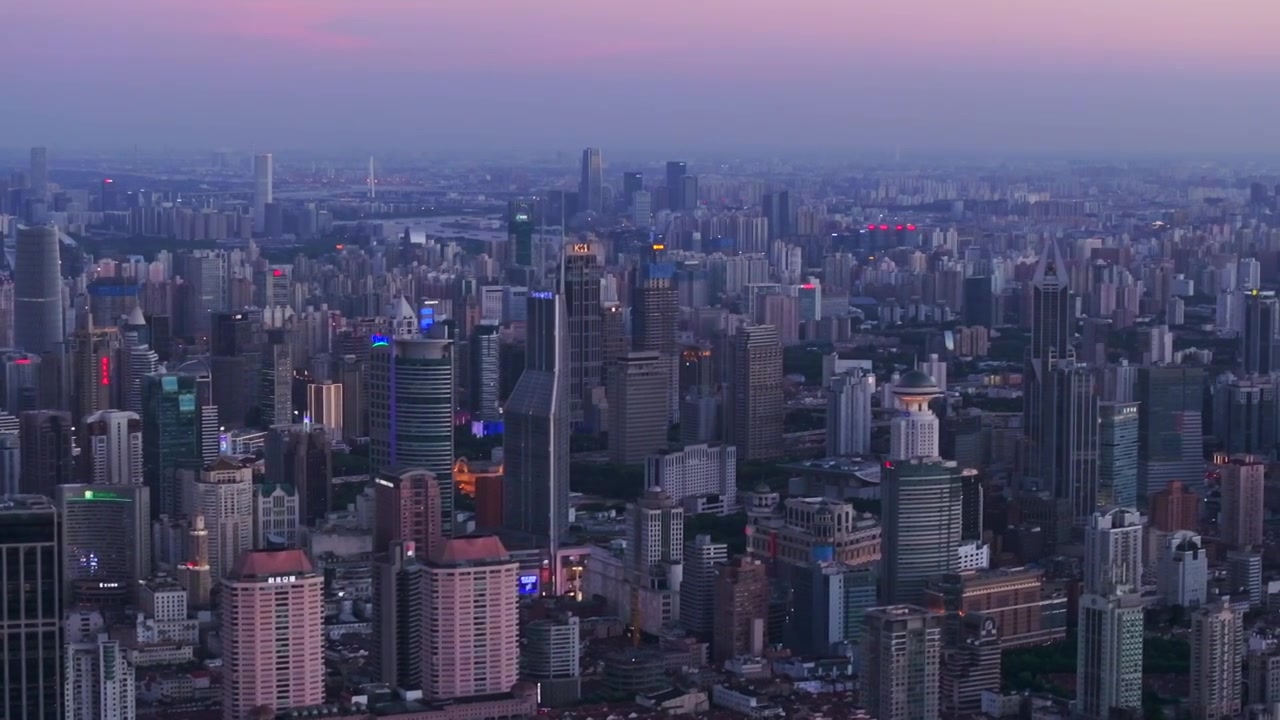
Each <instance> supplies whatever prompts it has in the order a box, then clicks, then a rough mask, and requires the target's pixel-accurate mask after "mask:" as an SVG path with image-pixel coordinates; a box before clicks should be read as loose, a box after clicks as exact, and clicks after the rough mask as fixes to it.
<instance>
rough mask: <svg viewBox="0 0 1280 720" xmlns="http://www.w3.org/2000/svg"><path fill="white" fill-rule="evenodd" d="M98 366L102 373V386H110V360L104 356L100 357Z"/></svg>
mask: <svg viewBox="0 0 1280 720" xmlns="http://www.w3.org/2000/svg"><path fill="white" fill-rule="evenodd" d="M98 364H99V366H100V368H101V370H102V373H101V375H102V384H103V385H110V384H111V358H109V357H107V356H105V355H104V356H102V358H101V359H99V361H98Z"/></svg>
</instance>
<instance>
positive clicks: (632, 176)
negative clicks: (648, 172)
mask: <svg viewBox="0 0 1280 720" xmlns="http://www.w3.org/2000/svg"><path fill="white" fill-rule="evenodd" d="M641 190H644V174H643V173H639V172H624V173H622V199H623V201H624V202H625V203H626V204H627V205H630V204H631V196H632V195H634V194H635V193H638V192H640V191H641Z"/></svg>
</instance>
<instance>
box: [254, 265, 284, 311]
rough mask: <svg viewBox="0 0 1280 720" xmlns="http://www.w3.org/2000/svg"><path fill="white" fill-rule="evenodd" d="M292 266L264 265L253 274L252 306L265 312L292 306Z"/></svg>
mask: <svg viewBox="0 0 1280 720" xmlns="http://www.w3.org/2000/svg"><path fill="white" fill-rule="evenodd" d="M292 290H293V266H292V265H264V266H262V268H261V269H259V270H257V271H256V272H254V277H253V294H254V297H253V304H254V305H256V306H258V307H260V308H262V309H264V310H266V309H270V308H273V307H290V306H292V305H293V299H292V297H291V291H292Z"/></svg>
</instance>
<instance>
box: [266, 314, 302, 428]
mask: <svg viewBox="0 0 1280 720" xmlns="http://www.w3.org/2000/svg"><path fill="white" fill-rule="evenodd" d="M259 377H260V381H259V382H260V383H261V387H260V389H259V390H258V406H259V410H260V412H261V413H262V423H261V424H263V425H267V426H271V425H286V424H289V423H292V422H293V421H294V417H293V351H292V348H291V347H290V346H289V340H288V336H287V335H286V334H285V331H284V330H268V331H267V342H266V344H265V345H263V348H262V366H261V368H260V369H259Z"/></svg>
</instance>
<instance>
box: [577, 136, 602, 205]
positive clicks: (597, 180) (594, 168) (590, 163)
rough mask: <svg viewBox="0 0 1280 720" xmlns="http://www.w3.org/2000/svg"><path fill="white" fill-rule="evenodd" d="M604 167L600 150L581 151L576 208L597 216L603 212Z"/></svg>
mask: <svg viewBox="0 0 1280 720" xmlns="http://www.w3.org/2000/svg"><path fill="white" fill-rule="evenodd" d="M603 192H604V165H603V163H602V161H601V159H600V148H587V149H586V150H583V151H582V177H581V179H579V180H578V207H579V209H580V210H582V211H584V212H592V213H595V214H597V215H599V214H601V213H602V212H603V211H604V195H603Z"/></svg>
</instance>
